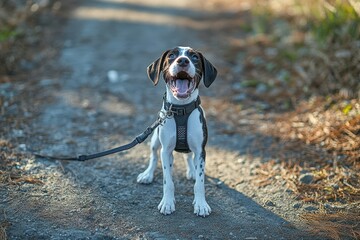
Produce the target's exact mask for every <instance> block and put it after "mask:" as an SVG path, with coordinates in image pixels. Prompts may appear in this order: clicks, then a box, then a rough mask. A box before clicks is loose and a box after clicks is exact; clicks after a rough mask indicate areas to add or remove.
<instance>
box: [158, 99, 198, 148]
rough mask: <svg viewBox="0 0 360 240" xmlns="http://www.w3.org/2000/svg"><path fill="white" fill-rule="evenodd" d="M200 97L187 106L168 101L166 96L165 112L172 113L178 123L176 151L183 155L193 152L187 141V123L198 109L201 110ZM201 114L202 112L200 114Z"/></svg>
mask: <svg viewBox="0 0 360 240" xmlns="http://www.w3.org/2000/svg"><path fill="white" fill-rule="evenodd" d="M200 104H201V101H200V97H197V99H196V100H195V101H193V102H191V103H188V104H186V105H175V104H171V103H169V102H167V101H166V98H165V96H164V108H165V111H171V113H173V115H174V120H175V123H176V146H175V151H177V152H181V153H189V152H191V150H190V148H189V145H188V141H187V123H188V119H189V116H190V114H191V113H192V111H194V110H195V109H197V108H200ZM200 113H201V112H200Z"/></svg>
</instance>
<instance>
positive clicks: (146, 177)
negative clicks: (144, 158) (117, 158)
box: [136, 169, 154, 184]
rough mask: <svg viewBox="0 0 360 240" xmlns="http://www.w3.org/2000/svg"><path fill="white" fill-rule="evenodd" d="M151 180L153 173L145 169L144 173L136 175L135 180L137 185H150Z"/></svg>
mask: <svg viewBox="0 0 360 240" xmlns="http://www.w3.org/2000/svg"><path fill="white" fill-rule="evenodd" d="M153 179H154V173H153V172H152V171H150V170H148V169H146V170H145V171H144V172H142V173H140V174H139V175H138V177H137V179H136V180H137V182H138V183H143V184H149V183H152V181H153Z"/></svg>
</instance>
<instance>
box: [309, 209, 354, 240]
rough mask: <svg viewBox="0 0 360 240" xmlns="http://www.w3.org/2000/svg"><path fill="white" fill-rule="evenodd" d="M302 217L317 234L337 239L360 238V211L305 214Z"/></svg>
mask: <svg viewBox="0 0 360 240" xmlns="http://www.w3.org/2000/svg"><path fill="white" fill-rule="evenodd" d="M302 217H303V219H304V220H305V221H306V222H307V224H308V225H309V226H311V228H310V231H311V232H312V233H313V234H315V235H318V236H319V235H322V236H324V237H327V238H331V239H337V240H340V239H344V238H353V239H359V238H360V227H359V224H360V212H354V213H334V214H326V213H317V214H305V215H303V216H302Z"/></svg>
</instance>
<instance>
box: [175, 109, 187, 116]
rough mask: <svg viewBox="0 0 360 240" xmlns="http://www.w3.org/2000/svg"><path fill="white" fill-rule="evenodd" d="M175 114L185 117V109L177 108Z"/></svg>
mask: <svg viewBox="0 0 360 240" xmlns="http://www.w3.org/2000/svg"><path fill="white" fill-rule="evenodd" d="M176 114H177V115H185V109H184V108H179V109H177V110H176Z"/></svg>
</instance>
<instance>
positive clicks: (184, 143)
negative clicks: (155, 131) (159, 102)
mask: <svg viewBox="0 0 360 240" xmlns="http://www.w3.org/2000/svg"><path fill="white" fill-rule="evenodd" d="M165 109H166V107H165ZM174 109H175V111H174V113H173V115H172V116H171V118H169V119H167V120H166V122H165V123H164V125H163V126H161V128H160V131H161V133H160V135H161V138H163V139H166V142H167V143H168V144H169V145H170V146H169V148H172V149H174V150H175V151H177V152H181V153H189V152H191V151H192V150H193V149H197V148H199V147H201V146H202V145H203V142H204V140H205V141H206V139H207V134H206V133H207V129H206V122H205V116H204V114H203V110H202V108H201V107H200V106H199V105H198V104H197V105H196V107H193V109H190V108H189V107H188V108H187V109H184V108H183V107H179V106H176V107H174Z"/></svg>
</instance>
